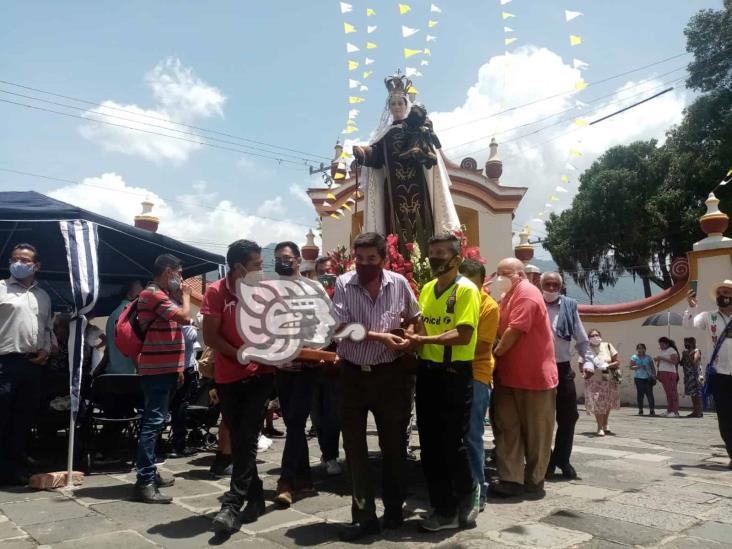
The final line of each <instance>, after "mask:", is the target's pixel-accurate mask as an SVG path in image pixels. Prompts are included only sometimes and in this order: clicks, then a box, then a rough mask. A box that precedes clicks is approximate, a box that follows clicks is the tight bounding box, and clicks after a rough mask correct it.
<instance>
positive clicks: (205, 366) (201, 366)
mask: <svg viewBox="0 0 732 549" xmlns="http://www.w3.org/2000/svg"><path fill="white" fill-rule="evenodd" d="M215 363H216V362H215V358H214V352H213V349H211V347H206V350H204V351H203V354H202V355H201V358H199V359H198V373H199V374H200V376H201V377H205V378H207V379H214V366H215Z"/></svg>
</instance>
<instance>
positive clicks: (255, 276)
mask: <svg viewBox="0 0 732 549" xmlns="http://www.w3.org/2000/svg"><path fill="white" fill-rule="evenodd" d="M262 280H264V271H247V274H245V275H244V283H245V284H250V285H256V284H258V283H260V282H261V281H262Z"/></svg>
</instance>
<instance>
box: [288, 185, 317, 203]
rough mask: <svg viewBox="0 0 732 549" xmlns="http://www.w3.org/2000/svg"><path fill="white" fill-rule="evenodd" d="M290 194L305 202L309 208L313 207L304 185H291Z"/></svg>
mask: <svg viewBox="0 0 732 549" xmlns="http://www.w3.org/2000/svg"><path fill="white" fill-rule="evenodd" d="M290 194H291V195H292V196H294V197H295V198H297V199H298V200H300V201H301V202H304V203H305V204H307V205H308V206H310V207H312V205H313V202H312V200H310V197H309V196H308V193H307V192H306V191H305V188H304V187H303V186H302V185H298V184H297V183H293V184H292V185H290Z"/></svg>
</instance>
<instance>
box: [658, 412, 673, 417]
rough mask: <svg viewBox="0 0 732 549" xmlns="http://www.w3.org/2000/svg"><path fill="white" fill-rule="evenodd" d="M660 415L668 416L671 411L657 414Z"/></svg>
mask: <svg viewBox="0 0 732 549" xmlns="http://www.w3.org/2000/svg"><path fill="white" fill-rule="evenodd" d="M658 415H659V416H661V417H668V416H670V415H671V412H663V413H662V414H658Z"/></svg>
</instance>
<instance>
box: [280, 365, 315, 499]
mask: <svg viewBox="0 0 732 549" xmlns="http://www.w3.org/2000/svg"><path fill="white" fill-rule="evenodd" d="M317 377H318V372H317V370H314V369H312V368H306V369H303V370H302V371H301V372H292V371H287V370H277V372H276V374H275V382H276V384H277V395H278V396H279V399H280V409H281V410H282V419H283V420H284V422H285V427H287V437H286V438H285V449H284V450H283V451H282V468H281V471H280V480H281V481H283V482H286V483H288V484H290V486H291V487H293V486H295V483H296V481H301V482H304V483H310V482H311V479H312V476H311V473H310V455H309V453H308V440H307V436H306V435H305V424H306V423H307V420H308V415H309V414H310V407H311V406H312V403H313V393H314V392H315V383H316V381H317Z"/></svg>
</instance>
